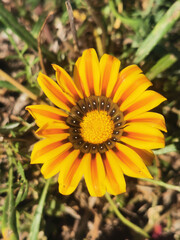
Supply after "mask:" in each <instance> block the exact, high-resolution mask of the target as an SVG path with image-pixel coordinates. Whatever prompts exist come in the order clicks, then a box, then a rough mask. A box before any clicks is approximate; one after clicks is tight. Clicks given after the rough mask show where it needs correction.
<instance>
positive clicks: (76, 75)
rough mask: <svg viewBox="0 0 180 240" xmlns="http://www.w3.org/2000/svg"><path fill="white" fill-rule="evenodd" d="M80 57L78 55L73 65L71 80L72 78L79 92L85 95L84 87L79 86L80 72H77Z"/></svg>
mask: <svg viewBox="0 0 180 240" xmlns="http://www.w3.org/2000/svg"><path fill="white" fill-rule="evenodd" d="M81 59H82V57H79V58H78V60H77V61H76V63H75V65H74V71H73V80H74V83H75V84H76V86H77V88H78V89H79V91H80V92H81V94H82V95H83V96H84V97H85V96H86V95H85V92H84V88H82V87H81V77H80V73H79V66H80V62H81Z"/></svg>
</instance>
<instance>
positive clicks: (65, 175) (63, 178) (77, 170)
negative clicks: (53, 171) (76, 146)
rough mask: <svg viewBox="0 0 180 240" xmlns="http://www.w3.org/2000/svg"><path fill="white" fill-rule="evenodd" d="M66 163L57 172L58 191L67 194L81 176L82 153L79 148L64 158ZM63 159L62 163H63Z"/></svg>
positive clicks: (71, 190)
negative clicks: (58, 172)
mask: <svg viewBox="0 0 180 240" xmlns="http://www.w3.org/2000/svg"><path fill="white" fill-rule="evenodd" d="M65 161H66V164H63V165H62V168H61V171H60V174H59V179H58V182H59V192H60V193H61V194H64V195H69V194H71V193H72V192H74V190H75V189H76V187H77V185H78V183H79V182H80V180H81V178H82V176H83V169H84V164H85V162H84V160H83V154H82V153H80V151H79V150H75V151H74V152H73V155H71V156H69V157H68V158H67V159H65ZM65 161H64V163H65Z"/></svg>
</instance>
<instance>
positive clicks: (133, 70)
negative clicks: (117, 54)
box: [111, 65, 142, 98]
mask: <svg viewBox="0 0 180 240" xmlns="http://www.w3.org/2000/svg"><path fill="white" fill-rule="evenodd" d="M141 72H142V70H141V69H140V68H139V67H138V66H137V65H130V66H128V67H126V68H124V69H122V70H121V71H120V73H119V74H118V79H117V82H116V84H115V86H114V89H113V91H112V95H111V97H112V98H113V97H114V95H115V93H116V92H117V90H118V88H119V86H120V85H121V84H122V83H123V81H125V80H126V78H127V77H130V76H131V77H133V76H137V75H139V74H140V73H141Z"/></svg>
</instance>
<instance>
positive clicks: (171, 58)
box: [146, 54, 177, 80]
mask: <svg viewBox="0 0 180 240" xmlns="http://www.w3.org/2000/svg"><path fill="white" fill-rule="evenodd" d="M176 61H177V58H176V56H175V55H174V54H166V55H165V56H163V57H162V58H161V59H160V60H159V61H158V62H157V63H156V64H155V65H154V66H153V67H152V68H151V69H150V70H149V72H147V73H146V77H147V78H148V79H149V80H153V79H154V78H155V77H156V76H157V75H158V74H159V73H161V72H164V71H165V70H166V69H168V68H170V67H171V66H172V65H173V64H174V63H175V62H176Z"/></svg>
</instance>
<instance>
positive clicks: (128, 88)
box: [113, 74, 152, 109]
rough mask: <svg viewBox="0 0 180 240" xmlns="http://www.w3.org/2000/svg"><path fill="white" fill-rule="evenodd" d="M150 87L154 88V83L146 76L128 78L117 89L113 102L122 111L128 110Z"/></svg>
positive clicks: (137, 75) (139, 75)
mask: <svg viewBox="0 0 180 240" xmlns="http://www.w3.org/2000/svg"><path fill="white" fill-rule="evenodd" d="M150 86H152V83H151V82H150V81H149V80H148V79H147V78H146V77H145V75H144V74H136V75H135V74H134V75H130V76H127V77H126V79H124V81H123V82H122V84H121V85H120V86H119V88H118V89H117V91H116V93H115V96H114V98H113V101H114V102H115V103H117V104H118V105H119V106H120V107H121V108H122V109H124V108H127V107H128V106H129V105H130V104H131V103H132V102H133V101H134V100H135V99H136V98H137V97H138V96H140V95H141V94H142V93H143V92H144V91H145V90H146V89H147V88H148V87H150Z"/></svg>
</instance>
